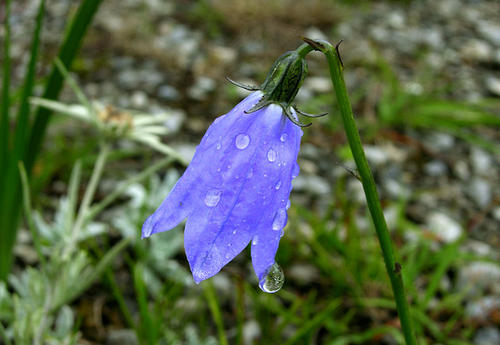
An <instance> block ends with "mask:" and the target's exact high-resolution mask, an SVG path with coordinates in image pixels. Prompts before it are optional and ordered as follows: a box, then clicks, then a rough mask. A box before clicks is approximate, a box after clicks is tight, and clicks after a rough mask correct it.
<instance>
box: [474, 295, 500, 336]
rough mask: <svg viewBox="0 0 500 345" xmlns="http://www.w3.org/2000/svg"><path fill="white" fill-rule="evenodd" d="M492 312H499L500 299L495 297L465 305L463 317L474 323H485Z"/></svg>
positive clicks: (487, 297) (484, 298)
mask: <svg viewBox="0 0 500 345" xmlns="http://www.w3.org/2000/svg"><path fill="white" fill-rule="evenodd" d="M494 312H500V298H498V297H496V296H486V297H482V298H480V299H478V300H475V301H471V302H469V303H467V306H466V307H465V315H467V317H468V318H471V319H473V320H474V321H475V322H487V321H488V320H489V319H490V315H491V314H493V313H494ZM481 345H482V344H481Z"/></svg>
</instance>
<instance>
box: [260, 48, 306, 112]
mask: <svg viewBox="0 0 500 345" xmlns="http://www.w3.org/2000/svg"><path fill="white" fill-rule="evenodd" d="M306 74H307V63H306V60H305V59H304V58H303V57H302V56H300V55H299V53H298V52H297V51H296V50H295V51H289V52H286V53H285V54H283V55H281V56H280V57H279V58H278V60H276V61H275V62H274V64H273V66H272V67H271V70H270V71H269V73H268V75H267V77H266V80H265V81H264V83H262V85H261V87H260V90H261V91H262V92H263V93H264V98H265V99H267V100H268V101H270V102H272V103H278V104H280V105H283V106H285V107H289V106H290V104H291V103H292V102H293V100H294V99H295V96H296V95H297V92H299V88H300V87H301V86H302V83H303V82H304V78H305V76H306Z"/></svg>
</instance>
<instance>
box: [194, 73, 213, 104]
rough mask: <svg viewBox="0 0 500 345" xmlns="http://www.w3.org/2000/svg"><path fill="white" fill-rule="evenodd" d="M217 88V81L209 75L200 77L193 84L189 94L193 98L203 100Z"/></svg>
mask: <svg viewBox="0 0 500 345" xmlns="http://www.w3.org/2000/svg"><path fill="white" fill-rule="evenodd" d="M214 89H215V81H214V80H213V79H211V78H208V77H199V78H197V79H196V82H195V83H194V85H193V86H191V87H190V88H189V89H188V95H189V97H191V98H192V99H195V100H198V101H203V100H205V99H206V98H207V96H208V94H209V93H210V92H212V91H213V90H214Z"/></svg>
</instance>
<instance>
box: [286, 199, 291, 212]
mask: <svg viewBox="0 0 500 345" xmlns="http://www.w3.org/2000/svg"><path fill="white" fill-rule="evenodd" d="M291 205H292V203H291V202H290V199H288V201H287V202H286V207H285V208H286V209H287V210H288V209H289V208H290V206H291Z"/></svg>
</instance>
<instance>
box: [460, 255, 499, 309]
mask: <svg viewBox="0 0 500 345" xmlns="http://www.w3.org/2000/svg"><path fill="white" fill-rule="evenodd" d="M457 288H458V289H459V290H461V291H466V292H467V293H468V294H469V296H477V295H480V294H482V293H484V292H485V291H489V292H491V293H493V294H496V295H500V267H498V266H497V265H495V264H494V263H490V262H472V263H470V264H468V265H466V266H464V267H461V268H460V270H459V272H458V280H457ZM499 301H500V299H499Z"/></svg>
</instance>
